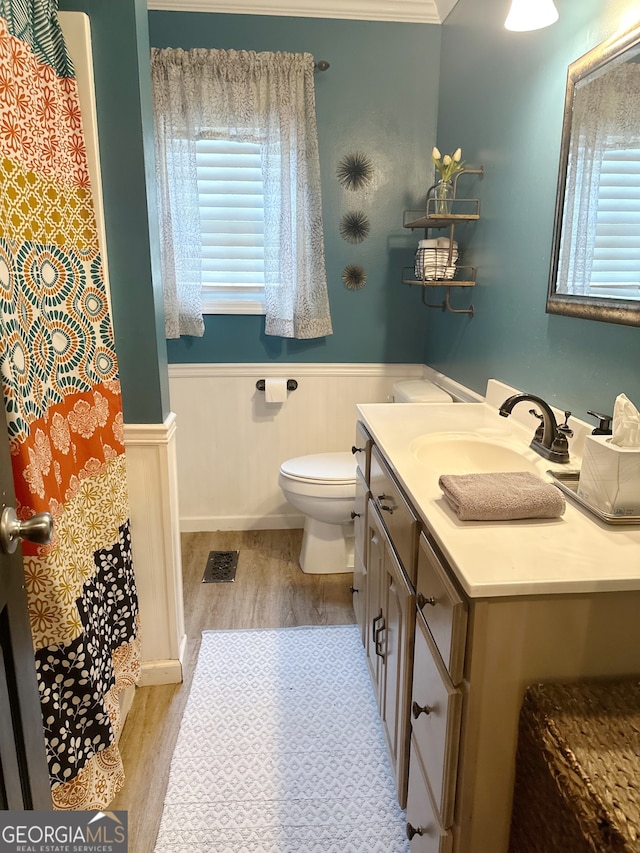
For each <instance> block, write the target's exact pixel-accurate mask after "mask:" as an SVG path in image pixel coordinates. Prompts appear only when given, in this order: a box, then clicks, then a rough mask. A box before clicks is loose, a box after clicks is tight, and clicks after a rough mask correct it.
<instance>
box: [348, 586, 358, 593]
mask: <svg viewBox="0 0 640 853" xmlns="http://www.w3.org/2000/svg"><path fill="white" fill-rule="evenodd" d="M349 592H350V593H351V594H352V595H353V593H354V592H360V590H359V589H356V588H355V586H350V587H349Z"/></svg>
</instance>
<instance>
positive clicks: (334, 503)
mask: <svg viewBox="0 0 640 853" xmlns="http://www.w3.org/2000/svg"><path fill="white" fill-rule="evenodd" d="M452 399H453V398H452V397H451V395H450V394H448V393H447V392H446V391H443V390H442V388H439V387H438V386H437V385H434V384H433V382H428V381H427V380H424V379H404V380H401V381H399V382H395V383H394V385H393V401H394V402H396V403H451V402H452ZM278 485H279V486H280V488H281V489H282V492H283V494H284V496H285V498H286V499H287V501H288V502H289V503H290V504H291V505H292V506H294V507H295V508H296V509H297V510H299V511H300V512H301V513H303V514H304V516H305V523H304V533H303V536H302V548H301V551H300V568H301V569H302V571H303V572H305V573H306V574H325V575H326V574H338V573H340V572H351V571H353V546H354V530H353V518H352V516H351V513H352V512H353V507H354V503H355V495H356V460H355V457H354V455H353V453H351V452H349V451H345V452H338V453H312V454H310V455H309V456H296V457H295V458H293V459H287V460H286V462H283V463H282V465H281V466H280V473H279V475H278Z"/></svg>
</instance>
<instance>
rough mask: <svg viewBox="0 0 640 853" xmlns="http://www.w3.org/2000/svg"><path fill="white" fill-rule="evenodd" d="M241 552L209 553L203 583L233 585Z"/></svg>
mask: <svg viewBox="0 0 640 853" xmlns="http://www.w3.org/2000/svg"><path fill="white" fill-rule="evenodd" d="M239 553H240V552H239V551H209V557H208V559H207V565H206V566H205V569H204V575H203V576H202V583H231V582H232V581H234V580H235V579H236V569H237V568H238V555H239Z"/></svg>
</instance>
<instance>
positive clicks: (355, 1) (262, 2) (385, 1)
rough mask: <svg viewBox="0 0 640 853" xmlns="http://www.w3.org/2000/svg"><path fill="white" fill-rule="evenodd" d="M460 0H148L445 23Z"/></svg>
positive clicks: (205, 8)
mask: <svg viewBox="0 0 640 853" xmlns="http://www.w3.org/2000/svg"><path fill="white" fill-rule="evenodd" d="M456 2H457V0H148V2H147V8H148V9H154V10H163V11H167V12H169V11H170V12H225V13H229V14H235V15H238V14H239V15H280V16H290V17H295V18H345V19H351V20H360V21H398V22H401V23H422V24H441V23H442V22H443V21H444V19H445V18H446V16H447V15H448V14H449V12H450V11H451V9H452V8H453V6H454V5H455V4H456Z"/></svg>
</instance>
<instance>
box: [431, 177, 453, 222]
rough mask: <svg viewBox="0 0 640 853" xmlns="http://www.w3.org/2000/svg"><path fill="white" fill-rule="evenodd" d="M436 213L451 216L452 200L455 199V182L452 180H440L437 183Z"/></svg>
mask: <svg viewBox="0 0 640 853" xmlns="http://www.w3.org/2000/svg"><path fill="white" fill-rule="evenodd" d="M434 198H435V200H436V202H435V211H434V212H435V215H436V216H451V202H452V201H453V184H452V183H451V181H443V180H440V181H438V183H437V184H436V187H435V192H434Z"/></svg>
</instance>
